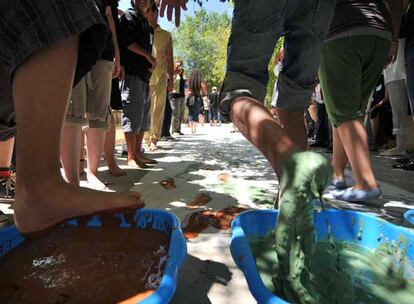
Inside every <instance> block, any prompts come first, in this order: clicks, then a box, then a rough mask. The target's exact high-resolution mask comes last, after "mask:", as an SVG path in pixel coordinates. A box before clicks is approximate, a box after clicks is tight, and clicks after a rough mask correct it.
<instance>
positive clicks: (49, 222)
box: [14, 178, 145, 235]
mask: <svg viewBox="0 0 414 304" xmlns="http://www.w3.org/2000/svg"><path fill="white" fill-rule="evenodd" d="M144 205H145V204H144V202H143V200H142V199H141V195H140V194H139V193H137V192H129V193H108V192H100V191H95V190H91V189H87V188H80V187H75V186H72V185H69V184H67V183H65V182H64V181H63V180H62V179H58V178H56V179H50V180H42V181H41V182H38V183H31V184H30V185H29V186H26V187H25V185H24V184H19V192H18V193H16V202H15V205H14V220H15V223H16V226H17V228H18V229H19V231H20V232H21V233H23V234H29V235H32V234H35V233H39V232H42V231H45V230H49V229H50V228H52V227H54V226H56V225H58V224H60V223H62V222H64V221H65V220H67V219H70V218H74V217H77V216H84V215H90V214H95V213H98V212H103V211H106V210H123V209H139V208H143V207H144Z"/></svg>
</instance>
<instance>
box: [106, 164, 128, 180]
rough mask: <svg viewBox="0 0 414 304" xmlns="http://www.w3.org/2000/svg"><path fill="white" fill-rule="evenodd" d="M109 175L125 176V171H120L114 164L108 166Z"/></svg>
mask: <svg viewBox="0 0 414 304" xmlns="http://www.w3.org/2000/svg"><path fill="white" fill-rule="evenodd" d="M108 170H109V173H111V174H112V175H113V176H115V177H119V176H124V175H126V174H127V173H126V171H125V170H122V169H121V168H120V167H119V166H118V165H117V164H116V163H115V164H111V165H109V164H108Z"/></svg>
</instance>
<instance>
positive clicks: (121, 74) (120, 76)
mask: <svg viewBox="0 0 414 304" xmlns="http://www.w3.org/2000/svg"><path fill="white" fill-rule="evenodd" d="M119 80H121V81H122V80H125V68H124V66H123V65H121V71H120V73H119Z"/></svg>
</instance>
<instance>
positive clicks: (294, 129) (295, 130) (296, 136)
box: [277, 109, 308, 150]
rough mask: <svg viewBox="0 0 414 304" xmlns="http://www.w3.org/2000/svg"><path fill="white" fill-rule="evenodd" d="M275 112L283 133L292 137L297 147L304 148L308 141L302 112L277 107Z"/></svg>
mask: <svg viewBox="0 0 414 304" xmlns="http://www.w3.org/2000/svg"><path fill="white" fill-rule="evenodd" d="M277 114H278V117H279V121H280V123H281V124H282V126H283V130H284V131H285V133H286V134H287V135H288V136H289V137H290V138H291V139H292V141H293V142H294V143H295V145H296V146H298V147H299V149H301V150H306V149H307V147H308V141H307V133H306V126H305V121H304V118H303V113H302V112H290V111H285V110H282V109H277Z"/></svg>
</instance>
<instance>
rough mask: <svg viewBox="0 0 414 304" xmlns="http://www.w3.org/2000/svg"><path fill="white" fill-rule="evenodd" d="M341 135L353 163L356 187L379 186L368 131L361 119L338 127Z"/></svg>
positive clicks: (373, 187)
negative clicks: (370, 150)
mask: <svg viewBox="0 0 414 304" xmlns="http://www.w3.org/2000/svg"><path fill="white" fill-rule="evenodd" d="M338 132H339V136H340V138H341V141H342V143H343V147H344V149H345V151H346V155H347V156H348V159H349V162H350V163H351V167H352V173H353V175H354V178H355V186H354V189H357V190H372V189H376V188H378V185H377V182H376V180H375V177H374V173H373V172H372V166H371V158H370V154H369V149H368V139H367V132H366V131H365V127H364V124H363V123H362V121H361V120H358V119H357V120H352V121H348V122H345V123H343V124H341V125H340V126H339V127H338Z"/></svg>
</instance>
